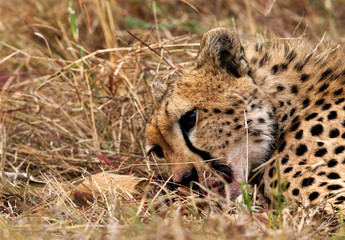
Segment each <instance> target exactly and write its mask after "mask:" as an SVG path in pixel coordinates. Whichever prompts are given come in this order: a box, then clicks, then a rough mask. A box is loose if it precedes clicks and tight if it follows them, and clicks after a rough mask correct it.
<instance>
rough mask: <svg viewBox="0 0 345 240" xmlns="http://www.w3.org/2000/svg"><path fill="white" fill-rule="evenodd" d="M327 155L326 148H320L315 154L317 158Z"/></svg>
mask: <svg viewBox="0 0 345 240" xmlns="http://www.w3.org/2000/svg"><path fill="white" fill-rule="evenodd" d="M326 153H327V149H326V148H320V149H319V150H317V151H316V152H315V154H314V156H315V157H323V156H324V155H325V154H326Z"/></svg>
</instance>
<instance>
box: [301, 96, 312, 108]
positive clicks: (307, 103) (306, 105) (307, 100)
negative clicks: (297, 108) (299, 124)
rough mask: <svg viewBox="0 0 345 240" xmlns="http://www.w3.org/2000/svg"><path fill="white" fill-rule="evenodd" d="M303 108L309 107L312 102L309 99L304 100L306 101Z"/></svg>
mask: <svg viewBox="0 0 345 240" xmlns="http://www.w3.org/2000/svg"><path fill="white" fill-rule="evenodd" d="M302 104H303V108H306V107H308V106H309V104H310V100H309V98H306V99H304V101H303V103H302Z"/></svg>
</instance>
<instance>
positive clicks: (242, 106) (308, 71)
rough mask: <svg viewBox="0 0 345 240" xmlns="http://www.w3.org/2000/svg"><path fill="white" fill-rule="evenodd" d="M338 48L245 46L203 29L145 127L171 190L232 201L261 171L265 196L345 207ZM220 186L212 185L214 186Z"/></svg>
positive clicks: (344, 106)
mask: <svg viewBox="0 0 345 240" xmlns="http://www.w3.org/2000/svg"><path fill="white" fill-rule="evenodd" d="M344 84H345V64H344V55H343V51H342V50H339V49H331V50H328V51H320V50H318V47H316V48H309V47H308V46H307V45H306V44H304V43H303V41H301V40H296V39H295V40H285V41H283V40H272V41H268V42H267V43H265V42H261V43H255V42H254V43H251V42H249V43H246V44H245V45H244V44H243V45H242V44H241V42H240V40H239V37H238V36H237V35H236V34H235V33H234V32H233V31H232V30H230V29H228V28H223V27H221V28H216V29H212V30H210V31H208V32H207V33H206V34H205V35H204V36H203V38H202V40H201V43H200V50H199V54H198V57H197V58H196V60H195V62H193V63H191V64H190V65H188V66H186V67H184V68H183V69H180V70H176V71H175V72H174V73H172V74H171V75H170V77H169V78H168V80H167V81H166V83H165V85H164V86H163V87H162V88H163V89H162V91H161V95H160V96H159V97H158V98H157V101H156V103H155V105H154V108H153V111H152V115H151V116H150V118H149V120H148V122H147V124H146V128H145V139H146V148H147V149H146V150H147V152H148V154H150V153H153V154H154V156H155V157H157V158H162V159H165V160H166V161H167V163H168V165H169V166H170V167H169V171H170V173H171V179H172V181H173V182H174V183H176V184H179V185H183V186H190V184H191V183H194V184H200V185H202V186H204V187H206V189H207V188H212V187H214V186H215V185H218V186H219V182H220V180H219V179H221V180H222V182H225V184H224V185H223V187H222V188H220V189H218V190H219V193H223V194H226V195H227V197H229V198H230V199H235V198H236V197H238V196H239V195H240V194H241V186H240V182H245V181H246V180H248V178H249V177H250V176H251V175H253V170H254V169H256V168H258V167H259V166H263V167H262V168H261V169H263V171H262V174H261V176H260V179H261V181H260V182H261V185H260V186H261V190H262V192H263V195H264V196H265V197H266V198H267V199H272V194H273V195H274V194H277V192H278V187H279V184H278V183H280V190H282V195H283V197H284V199H285V200H286V201H287V202H288V203H289V204H291V205H294V204H296V203H297V204H298V205H301V204H309V205H319V204H323V206H326V205H327V206H328V207H327V206H326V209H332V207H335V208H337V209H338V208H342V207H343V206H344V200H345V193H344V189H345V188H344V187H345V95H344V94H345V85H344ZM217 179H218V180H217Z"/></svg>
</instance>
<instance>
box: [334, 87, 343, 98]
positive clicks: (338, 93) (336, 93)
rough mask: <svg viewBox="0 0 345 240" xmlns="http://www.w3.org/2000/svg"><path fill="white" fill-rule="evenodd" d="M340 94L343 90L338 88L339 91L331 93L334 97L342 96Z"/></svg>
mask: <svg viewBox="0 0 345 240" xmlns="http://www.w3.org/2000/svg"><path fill="white" fill-rule="evenodd" d="M342 92H343V89H342V88H340V89H338V90H337V91H335V92H334V93H333V95H334V96H338V95H340V94H342Z"/></svg>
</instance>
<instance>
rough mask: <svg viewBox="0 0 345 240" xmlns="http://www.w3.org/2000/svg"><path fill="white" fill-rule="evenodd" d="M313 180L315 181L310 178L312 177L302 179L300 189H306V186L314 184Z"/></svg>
mask: <svg viewBox="0 0 345 240" xmlns="http://www.w3.org/2000/svg"><path fill="white" fill-rule="evenodd" d="M314 180H315V179H314V178H312V177H309V178H305V179H303V181H302V187H308V186H310V185H312V184H313V182H314Z"/></svg>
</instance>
